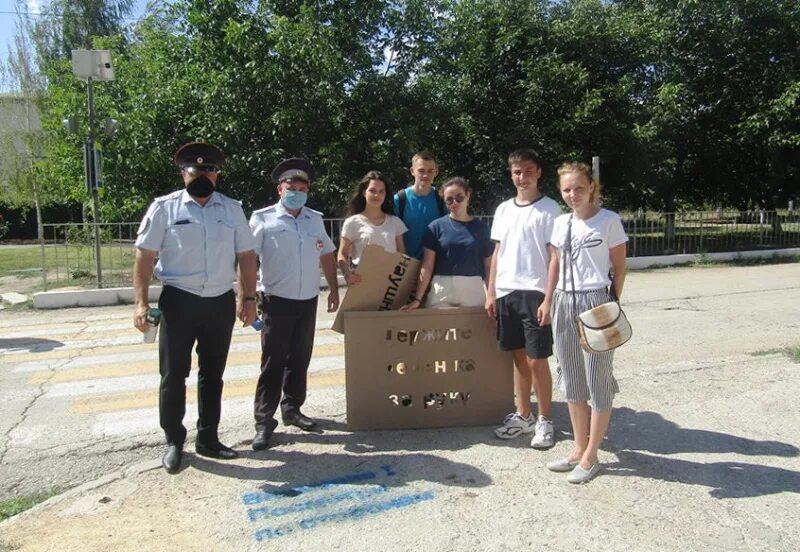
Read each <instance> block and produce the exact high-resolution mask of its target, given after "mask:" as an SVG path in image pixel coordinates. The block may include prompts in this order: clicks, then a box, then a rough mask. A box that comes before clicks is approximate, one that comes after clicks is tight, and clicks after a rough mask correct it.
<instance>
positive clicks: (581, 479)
mask: <svg viewBox="0 0 800 552" xmlns="http://www.w3.org/2000/svg"><path fill="white" fill-rule="evenodd" d="M598 473H600V463H594V464H592V466H591V467H590V468H589V469H588V470H585V469H583V468H582V467H581V466H580V464H578V465H577V466H575V467H574V468H573V469H572V471H571V472H570V474H569V475H568V476H567V481H569V482H570V483H586V482H587V481H589V480H590V479H592V478H593V477H594V476H595V475H597V474H598Z"/></svg>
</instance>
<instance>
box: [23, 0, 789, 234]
mask: <svg viewBox="0 0 800 552" xmlns="http://www.w3.org/2000/svg"><path fill="white" fill-rule="evenodd" d="M50 5H51V7H52V9H53V10H54V12H55V11H57V10H61V13H62V15H63V14H67V15H69V17H62V18H61V19H58V18H56V17H53V18H50V19H48V18H44V21H43V23H42V24H41V26H40V27H39V29H38V31H37V33H38V34H37V33H34V37H38V39H37V40H38V41H37V42H36V44H37V52H38V53H39V56H38V57H37V60H39V67H40V69H41V70H42V72H43V74H44V76H45V77H46V79H47V80H46V82H47V86H46V93H45V99H44V101H43V106H44V107H43V116H42V119H43V125H44V127H45V130H46V133H47V140H46V142H45V146H44V149H45V150H46V152H45V159H44V160H42V161H40V162H38V163H37V166H36V170H37V171H38V172H37V174H38V175H39V177H40V178H43V179H46V180H47V181H48V183H50V185H51V186H53V187H54V188H55V189H56V190H57V194H58V195H59V196H60V197H62V198H63V199H64V200H70V201H77V202H82V201H85V199H86V195H85V192H84V191H83V169H82V153H81V149H80V142H81V138H80V137H78V136H71V135H69V134H67V133H66V132H65V131H64V130H63V129H61V127H60V121H61V119H62V118H64V117H67V116H76V115H81V116H82V114H83V113H84V112H85V110H86V107H85V94H86V92H85V85H84V84H82V83H81V82H79V81H77V80H76V79H75V78H74V77H73V76H72V74H71V68H70V65H69V56H68V51H69V48H71V47H73V46H75V45H78V44H80V45H87V44H88V45H90V46H91V47H93V48H109V49H111V50H112V52H113V58H114V65H115V70H116V76H117V79H116V80H115V81H113V82H108V83H98V85H97V86H96V88H95V91H96V96H95V102H96V110H97V112H98V116H99V117H100V118H103V117H113V118H115V119H118V120H119V122H120V132H119V134H118V135H117V136H116V137H115V138H114V139H113V140H105V143H104V144H103V146H104V152H105V165H104V173H105V184H106V188H105V190H104V191H103V196H102V198H101V205H102V209H103V218H104V219H105V220H119V219H132V218H136V217H137V216H139V214H140V213H141V211H142V210H143V209H144V207H145V206H146V204H147V203H148V202H149V201H150V200H151V199H152V197H154V196H155V195H158V194H163V193H166V192H168V191H170V190H172V189H175V188H176V187H177V186H178V185H179V181H178V177H177V170H176V169H175V168H174V167H173V166H172V164H171V157H172V154H173V152H174V151H175V150H176V149H177V147H178V146H179V145H180V144H182V143H184V142H186V141H189V140H207V141H210V142H213V143H215V144H218V145H219V146H220V147H222V148H223V150H225V151H226V153H227V154H228V156H229V163H228V165H227V166H226V168H225V173H224V175H223V178H222V179H221V182H222V187H223V190H224V191H226V192H227V193H229V194H230V195H231V196H233V197H237V198H240V199H242V200H243V201H244V202H245V204H246V207H248V208H256V207H260V206H262V205H264V204H266V203H268V202H270V201H273V200H274V198H275V193H274V187H273V186H272V185H271V184H269V183H268V182H267V180H266V178H265V176H264V174H265V173H269V171H270V170H271V168H272V167H273V166H274V165H275V164H276V163H277V162H278V161H279V160H281V159H282V158H285V157H289V156H305V157H307V158H309V159H310V160H312V161H313V162H314V163H315V164H316V165H317V166H318V167H319V169H320V178H319V180H318V182H317V184H316V185H315V190H314V193H313V194H312V206H314V207H318V208H321V209H322V210H324V211H325V212H326V214H328V215H330V216H333V215H337V214H340V213H341V208H342V207H343V206H344V204H345V203H346V200H347V194H348V193H349V190H350V189H351V188H352V186H353V184H354V183H355V182H356V181H357V180H358V179H359V178H360V176H361V175H363V174H364V173H365V172H366V171H367V170H369V169H379V170H381V171H383V172H384V173H386V174H387V175H389V176H390V180H391V182H392V184H393V185H394V187H395V188H398V187H400V186H403V185H405V184H406V183H407V181H408V178H409V176H408V172H407V167H408V165H409V161H410V158H411V155H412V154H413V153H414V152H415V151H416V150H419V149H429V150H432V151H434V152H435V153H436V154H437V156H438V157H439V158H440V164H441V174H442V175H443V176H447V175H455V174H458V175H462V176H465V177H467V178H469V179H470V180H471V182H472V183H473V186H474V188H475V190H476V201H477V203H478V208H477V210H478V211H484V212H486V211H489V210H491V209H492V208H493V207H494V205H496V204H497V202H499V200H500V199H501V198H503V197H505V196H507V195H508V194H509V193H510V188H509V183H508V176H507V168H506V165H505V158H506V156H507V154H508V152H509V151H511V150H512V149H515V148H517V147H522V146H528V147H534V148H536V149H538V150H539V151H540V153H541V154H542V155H543V157H544V159H545V161H546V166H545V175H546V177H545V182H544V185H545V189H546V190H548V191H549V192H550V193H554V191H555V190H554V187H553V185H554V173H555V171H554V169H555V167H556V166H557V165H558V164H559V163H560V162H562V161H565V160H572V159H582V160H585V161H588V160H589V159H590V158H591V156H594V155H598V156H600V157H601V160H602V175H603V183H604V192H605V197H606V201H607V203H608V204H609V205H611V206H613V207H615V208H619V209H622V208H631V209H635V208H640V207H641V208H657V209H667V210H672V209H675V208H680V207H706V206H710V205H712V204H724V205H730V206H738V207H742V208H744V207H746V206H748V205H749V204H752V203H754V202H760V203H762V204H765V205H771V206H772V205H774V202H776V201H777V202H783V201H785V200H786V199H787V198H789V197H791V196H793V195H794V196H796V195H797V194H798V191H799V190H798V177H799V176H800V175H799V174H798V173H799V172H800V154H798V152H800V148H798V146H800V104H798V97H800V50H798V47H797V44H800V36H799V35H800V4H798V3H797V2H796V1H790V0H773V1H770V2H762V1H760V0H714V1H709V2H698V1H696V0H613V1H607V0H564V1H561V2H551V1H548V0H506V1H503V2H498V1H495V0H428V1H423V0H408V1H404V2H399V1H392V0H336V1H334V0H316V1H313V2H312V1H310V0H262V1H252V0H217V1H215V2H208V1H207V0H177V1H174V2H169V3H167V4H154V5H153V6H152V7H151V9H150V11H149V12H148V13H147V15H146V16H145V17H143V18H142V19H141V20H140V21H139V22H138V23H137V24H136V25H135V26H134V27H130V28H127V29H126V28H123V27H124V26H123V25H122V19H121V17H122V16H123V15H124V14H126V13H128V9H129V8H130V6H131V2H130V1H128V0H126V1H121V0H118V1H116V2H110V1H106V2H104V1H101V0H81V1H80V2H66V1H64V2H60V1H59V2H51V4H50ZM81 10H83V11H81ZM77 13H81V14H84V15H86V14H89V15H91V17H89V18H88V19H87V20H86V21H88V23H85V24H82V25H77V26H76V22H78V20H79V19H80V18H76V17H73V15H75V14H77ZM81 21H83V20H81ZM68 22H69V24H68ZM84 124H85V122H84Z"/></svg>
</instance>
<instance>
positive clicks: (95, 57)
mask: <svg viewBox="0 0 800 552" xmlns="http://www.w3.org/2000/svg"><path fill="white" fill-rule="evenodd" d="M72 73H73V74H74V75H75V76H76V77H78V78H79V79H81V80H85V81H86V91H87V94H88V96H89V100H88V110H89V134H88V136H87V137H86V142H85V143H84V150H83V163H84V175H85V177H86V189H87V191H88V192H89V193H90V194H91V195H92V216H93V218H94V253H95V263H96V270H97V287H98V288H101V287H103V277H102V272H101V270H102V269H101V265H100V224H99V223H100V205H99V199H98V194H97V190H98V188H99V187H100V186H101V185H102V177H101V172H100V169H101V165H100V164H101V160H100V152H99V151H98V150H97V149H96V148H95V144H94V137H95V128H94V96H93V90H92V82H93V81H96V80H97V81H111V80H114V66H113V65H111V52H110V51H109V50H72ZM114 122H115V123H116V121H114ZM65 126H66V127H67V128H69V129H70V130H72V129H73V128H74V124H70V123H69V119H65ZM106 128H108V125H106Z"/></svg>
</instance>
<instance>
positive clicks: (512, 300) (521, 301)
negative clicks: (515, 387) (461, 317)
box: [497, 290, 553, 359]
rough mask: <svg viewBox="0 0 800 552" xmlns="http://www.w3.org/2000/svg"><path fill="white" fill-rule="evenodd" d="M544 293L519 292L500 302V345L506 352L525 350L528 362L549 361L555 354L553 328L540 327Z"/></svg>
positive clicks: (498, 302)
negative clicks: (540, 309)
mask: <svg viewBox="0 0 800 552" xmlns="http://www.w3.org/2000/svg"><path fill="white" fill-rule="evenodd" d="M542 301H544V293H542V292H541V291H535V290H516V291H512V292H511V293H509V294H508V295H504V296H503V297H501V298H499V299H498V300H497V341H498V343H499V344H500V349H501V350H503V351H514V350H516V349H525V352H526V353H527V355H528V358H534V359H538V358H547V357H549V356H550V355H552V354H553V328H552V326H551V325H550V324H547V325H546V326H540V325H539V322H538V320H537V316H536V310H537V309H538V308H539V305H541V304H542Z"/></svg>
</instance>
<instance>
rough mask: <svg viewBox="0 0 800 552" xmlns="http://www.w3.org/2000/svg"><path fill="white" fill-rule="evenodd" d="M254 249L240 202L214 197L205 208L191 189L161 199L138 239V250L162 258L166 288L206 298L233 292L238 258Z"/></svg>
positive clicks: (157, 271) (150, 211)
mask: <svg viewBox="0 0 800 552" xmlns="http://www.w3.org/2000/svg"><path fill="white" fill-rule="evenodd" d="M254 246H255V244H254V242H253V235H252V233H251V232H250V227H249V226H248V225H247V218H246V217H245V216H244V211H243V210H242V206H241V204H239V202H238V201H236V200H234V199H231V198H229V197H227V196H225V195H223V194H221V193H219V192H214V193H212V194H211V196H210V197H209V199H208V203H206V205H205V207H201V206H200V204H199V203H197V201H195V200H194V198H192V196H191V195H189V192H187V191H186V190H185V189H184V190H179V191H176V192H173V193H171V194H169V195H166V196H162V197H159V198H156V199H155V200H154V201H153V203H152V204H151V205H150V208H149V209H147V213H145V215H144V218H143V219H142V223H141V224H140V225H139V230H138V236H137V238H136V247H139V248H141V249H147V250H150V251H157V252H158V263H157V264H156V267H155V274H156V277H157V278H158V279H159V280H161V283H162V284H164V285H167V286H173V287H176V288H178V289H181V290H183V291H187V292H189V293H193V294H195V295H199V296H200V297H217V296H218V295H222V294H223V293H226V292H228V291H230V290H231V289H233V282H234V280H236V265H235V262H236V254H237V253H243V252H245V251H252V250H253V249H254V248H255V247H254Z"/></svg>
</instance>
